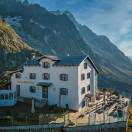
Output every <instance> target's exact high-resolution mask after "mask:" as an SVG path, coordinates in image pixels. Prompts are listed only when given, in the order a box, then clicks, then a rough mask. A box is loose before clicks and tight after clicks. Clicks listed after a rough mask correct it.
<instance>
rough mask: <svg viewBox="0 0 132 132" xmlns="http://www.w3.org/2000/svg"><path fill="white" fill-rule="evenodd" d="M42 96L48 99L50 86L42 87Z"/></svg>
mask: <svg viewBox="0 0 132 132" xmlns="http://www.w3.org/2000/svg"><path fill="white" fill-rule="evenodd" d="M42 98H44V99H47V100H48V87H42Z"/></svg>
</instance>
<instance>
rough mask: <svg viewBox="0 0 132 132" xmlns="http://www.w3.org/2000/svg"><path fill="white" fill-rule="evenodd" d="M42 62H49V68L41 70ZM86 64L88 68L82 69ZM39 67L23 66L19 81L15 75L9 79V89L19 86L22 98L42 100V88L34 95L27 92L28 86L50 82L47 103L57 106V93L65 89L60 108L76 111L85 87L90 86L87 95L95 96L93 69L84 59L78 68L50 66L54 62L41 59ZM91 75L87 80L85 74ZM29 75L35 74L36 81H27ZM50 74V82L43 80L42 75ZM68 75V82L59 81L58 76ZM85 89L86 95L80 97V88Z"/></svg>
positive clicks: (79, 106)
mask: <svg viewBox="0 0 132 132" xmlns="http://www.w3.org/2000/svg"><path fill="white" fill-rule="evenodd" d="M42 62H49V63H50V68H43V67H42ZM85 62H87V63H88V68H87V69H84V63H85ZM40 64H41V66H32V67H31V66H24V70H23V73H22V77H21V79H16V78H15V74H13V75H12V77H11V82H12V83H11V87H12V88H13V89H15V88H16V85H20V86H21V89H20V96H22V97H30V98H31V97H35V98H37V99H42V88H41V87H40V86H37V89H36V93H31V92H30V91H29V87H30V86H36V85H37V84H38V83H39V82H50V83H52V85H51V86H50V87H49V88H48V90H49V91H48V103H49V104H50V105H53V104H57V105H58V106H59V99H60V98H59V93H60V88H67V89H68V95H62V96H61V107H65V105H66V104H68V105H69V108H70V109H74V110H78V109H81V107H82V100H83V99H84V96H85V94H87V93H88V92H87V86H88V84H90V83H91V84H90V85H91V90H90V91H89V93H91V94H93V95H95V92H96V91H95V90H96V89H95V87H97V84H96V83H97V81H95V80H94V79H96V78H95V77H94V75H95V74H94V72H95V71H94V68H93V67H92V65H91V64H90V62H89V61H88V60H87V59H86V60H84V61H83V62H82V63H81V64H80V65H79V67H78V66H52V65H53V64H54V61H51V60H50V59H48V58H43V59H42V60H41V61H40ZM88 72H90V73H91V78H90V79H87V73H88ZM30 73H36V75H37V76H36V79H34V80H32V79H29V74H30ZM43 73H50V80H43V78H42V74H43ZM63 73H64V74H65V73H66V74H68V81H61V80H60V74H63ZM81 73H85V81H81ZM82 87H85V91H86V93H85V94H83V95H81V88H82Z"/></svg>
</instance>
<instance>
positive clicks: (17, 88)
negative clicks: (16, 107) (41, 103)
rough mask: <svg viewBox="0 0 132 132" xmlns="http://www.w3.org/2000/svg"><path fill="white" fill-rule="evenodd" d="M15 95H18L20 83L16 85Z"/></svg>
mask: <svg viewBox="0 0 132 132" xmlns="http://www.w3.org/2000/svg"><path fill="white" fill-rule="evenodd" d="M16 96H17V97H18V96H20V85H16Z"/></svg>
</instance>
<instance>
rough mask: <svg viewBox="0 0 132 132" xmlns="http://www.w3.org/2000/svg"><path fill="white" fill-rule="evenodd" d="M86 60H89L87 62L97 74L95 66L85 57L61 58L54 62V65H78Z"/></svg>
mask: <svg viewBox="0 0 132 132" xmlns="http://www.w3.org/2000/svg"><path fill="white" fill-rule="evenodd" d="M86 58H87V59H88V60H89V62H90V63H91V65H92V66H93V67H94V69H95V70H96V72H97V73H99V71H98V69H97V67H96V66H95V64H94V62H93V61H92V59H91V58H90V57H88V56H87V55H83V56H65V57H61V58H60V60H58V61H56V62H55V64H54V65H56V66H69V65H79V64H80V63H81V62H82V61H83V60H84V59H86Z"/></svg>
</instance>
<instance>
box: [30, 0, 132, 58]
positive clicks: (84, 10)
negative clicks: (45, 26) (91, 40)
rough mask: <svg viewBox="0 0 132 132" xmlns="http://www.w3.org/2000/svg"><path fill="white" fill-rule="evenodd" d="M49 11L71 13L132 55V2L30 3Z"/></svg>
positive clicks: (49, 0)
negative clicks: (66, 11)
mask: <svg viewBox="0 0 132 132" xmlns="http://www.w3.org/2000/svg"><path fill="white" fill-rule="evenodd" d="M29 1H30V2H32V3H39V4H40V5H41V6H43V7H45V8H47V9H48V10H61V11H64V10H68V11H70V12H71V13H72V14H73V15H74V16H75V18H76V19H77V21H78V22H79V23H81V24H83V25H87V26H88V27H89V28H90V29H92V30H93V31H94V32H95V33H96V34H98V35H106V36H107V37H108V38H110V40H111V41H112V42H113V43H114V44H116V45H117V47H118V48H119V49H120V50H122V51H123V52H124V53H125V55H127V56H132V0H29Z"/></svg>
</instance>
